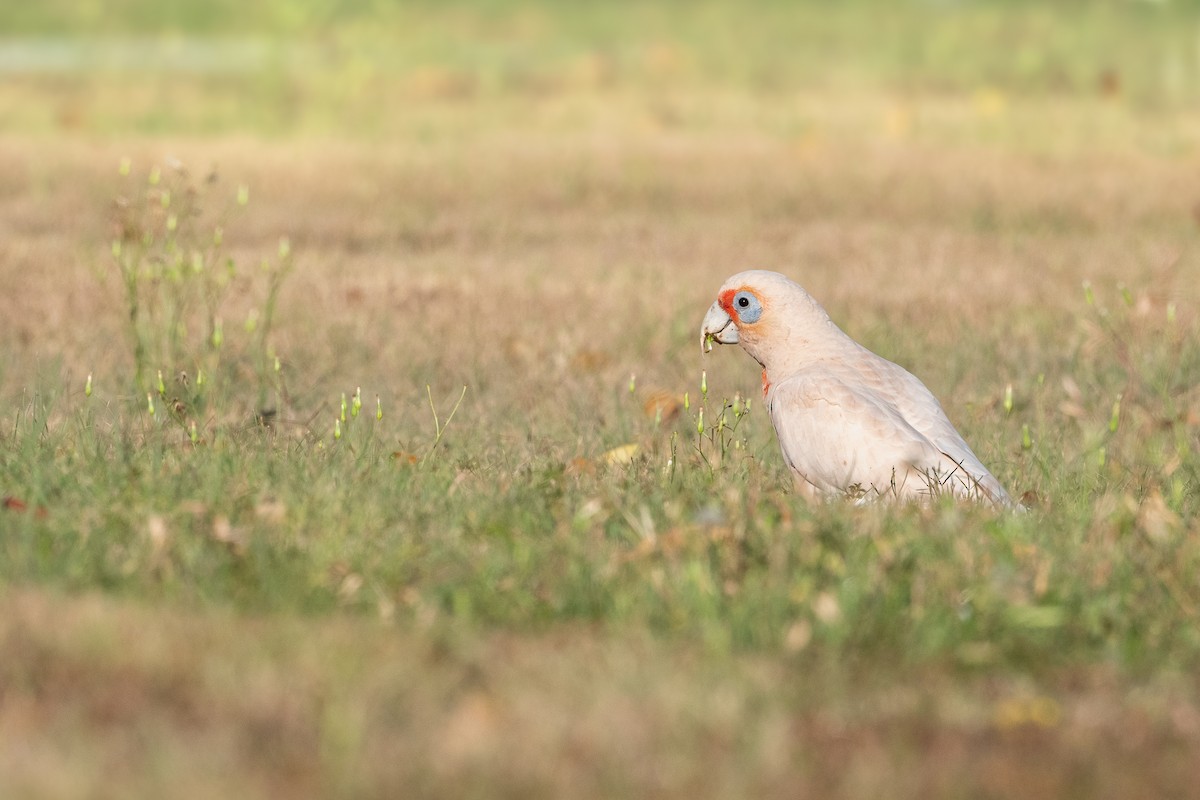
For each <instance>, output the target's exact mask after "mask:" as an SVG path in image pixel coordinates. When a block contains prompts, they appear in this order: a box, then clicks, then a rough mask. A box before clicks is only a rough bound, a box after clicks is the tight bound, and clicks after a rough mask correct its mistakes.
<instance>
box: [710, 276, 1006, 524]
mask: <svg viewBox="0 0 1200 800" xmlns="http://www.w3.org/2000/svg"><path fill="white" fill-rule="evenodd" d="M735 298H736V302H735ZM755 303H757V304H758V306H757V307H756V306H755ZM738 304H746V305H747V306H748V307H747V308H744V309H742V311H746V312H752V313H746V315H745V316H746V317H747V319H746V320H744V319H742V318H741V315H739V308H738ZM751 317H753V318H754V321H752V322H751V321H747V320H748V319H749V318H751ZM701 335H702V338H703V339H705V340H709V339H711V340H714V341H717V342H721V343H729V344H732V343H737V344H740V345H741V346H742V348H743V349H744V350H746V352H747V353H749V354H750V355H751V356H753V357H754V359H755V360H756V361H758V362H759V364H761V365H762V367H763V383H764V387H765V392H766V400H767V407H768V409H769V413H770V416H771V422H772V424H773V425H774V426H775V432H776V434H777V435H778V437H779V445H780V447H781V449H782V450H783V456H784V459H785V460H786V461H787V464H788V466H789V467H790V468H791V469H792V471H793V473H795V476H796V483H797V486H798V488H799V489H800V490H801V491H802V492H804V493H805V494H807V495H809V496H827V495H850V496H854V497H863V498H870V497H874V496H881V497H897V498H905V499H919V498H926V497H930V496H936V495H939V494H943V493H950V494H953V495H955V496H958V497H967V498H972V499H978V500H982V501H985V502H991V503H994V504H997V505H1011V502H1012V501H1011V500H1010V499H1009V496H1008V493H1007V492H1006V491H1005V490H1004V487H1003V486H1001V485H1000V482H999V481H997V480H996V478H995V477H994V476H993V475H992V474H991V473H990V472H989V471H988V470H987V468H986V467H984V466H983V464H982V462H980V460H979V459H978V458H977V457H976V456H975V453H973V452H972V451H971V448H970V447H969V446H968V445H967V443H966V442H965V441H964V440H963V438H962V436H960V435H959V433H958V431H957V430H955V428H954V426H953V425H952V424H951V422H950V420H949V418H948V417H947V416H946V413H945V412H944V411H943V410H942V407H941V404H940V403H938V401H937V398H935V397H934V396H933V394H932V393H931V392H930V391H929V389H927V388H926V387H925V384H923V383H922V382H921V381H920V380H918V379H917V378H916V377H915V376H913V375H912V374H911V373H909V372H908V371H907V370H905V369H904V368H902V367H900V366H898V365H896V364H894V363H892V362H891V361H888V360H887V359H885V358H882V357H880V356H878V355H876V354H874V353H872V352H871V351H869V350H867V349H866V348H865V347H863V346H862V345H860V344H858V343H857V342H855V341H854V340H853V339H851V338H850V337H849V336H847V335H846V334H845V333H844V332H842V330H841V329H840V328H838V327H837V326H836V325H835V324H834V323H833V322H832V321H831V320H830V319H829V315H828V314H826V313H825V310H824V309H823V308H821V306H820V305H819V304H818V303H817V302H816V301H815V300H814V299H813V298H812V297H811V296H810V295H809V294H808V293H807V292H806V291H805V290H804V289H803V288H801V287H800V286H799V285H798V284H796V283H794V282H792V281H791V280H789V279H788V278H786V277H784V276H783V275H780V274H778V273H775V272H767V271H763V270H752V271H748V272H742V273H738V274H737V275H734V276H732V277H731V278H730V279H729V280H728V281H726V282H725V285H724V286H722V287H721V290H720V292H719V293H718V298H717V301H716V302H715V303H714V304H713V306H712V308H710V309H709V312H708V314H707V315H706V316H705V320H704V324H703V328H702V332H701Z"/></svg>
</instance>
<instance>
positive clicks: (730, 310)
mask: <svg viewBox="0 0 1200 800" xmlns="http://www.w3.org/2000/svg"><path fill="white" fill-rule="evenodd" d="M738 292H749V293H750V294H752V295H754V296H755V297H758V293H757V292H755V291H754V290H753V289H751V288H750V287H749V286H739V287H737V288H736V289H726V290H725V291H723V292H721V293H720V294H719V295H717V302H718V303H720V305H721V308H722V309H724V310H725V313H726V314H728V315H729V316H731V317H733V321H734V322H737V323H740V322H741V321H742V318H741V317H739V316H738V313H737V309H736V308H734V307H733V298H734V296H735V295H736V294H737V293H738ZM760 302H761V301H760Z"/></svg>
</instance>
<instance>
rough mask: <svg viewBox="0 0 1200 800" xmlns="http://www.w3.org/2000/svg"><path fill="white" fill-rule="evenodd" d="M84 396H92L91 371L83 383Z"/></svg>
mask: <svg viewBox="0 0 1200 800" xmlns="http://www.w3.org/2000/svg"><path fill="white" fill-rule="evenodd" d="M83 396H84V397H91V396H92V373H90V372H89V373H88V376H87V382H86V383H84V384H83Z"/></svg>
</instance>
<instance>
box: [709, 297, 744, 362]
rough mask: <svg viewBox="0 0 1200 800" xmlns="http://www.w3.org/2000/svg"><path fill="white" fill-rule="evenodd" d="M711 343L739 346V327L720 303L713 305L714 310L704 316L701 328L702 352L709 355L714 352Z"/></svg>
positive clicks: (711, 309)
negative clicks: (711, 351) (709, 352)
mask: <svg viewBox="0 0 1200 800" xmlns="http://www.w3.org/2000/svg"><path fill="white" fill-rule="evenodd" d="M710 341H715V342H716V343H717V344H737V343H738V330H737V325H734V324H733V318H732V317H730V316H729V315H728V314H726V313H725V309H723V308H721V304H720V303H713V304H712V308H710V309H708V313H707V314H705V315H704V323H703V324H702V325H701V326H700V350H701V351H702V352H705V353H707V352H708V351H710V350H712V344H710Z"/></svg>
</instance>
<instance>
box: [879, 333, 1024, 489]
mask: <svg viewBox="0 0 1200 800" xmlns="http://www.w3.org/2000/svg"><path fill="white" fill-rule="evenodd" d="M871 355H873V356H874V354H873V353H872V354H871ZM864 374H865V375H866V376H867V380H868V383H869V384H870V385H871V386H872V387H873V388H874V389H875V390H876V391H878V392H880V393H881V394H882V395H884V396H885V397H887V398H888V399H889V400H890V401H892V402H893V403H894V404H895V407H896V409H897V410H898V411H899V412H900V414H901V416H903V417H904V419H905V421H906V422H908V423H909V424H910V425H911V426H912V427H913V428H914V429H915V430H916V431H917V432H918V433H920V434H921V435H922V436H924V437H925V438H926V439H927V440H928V441H929V443H930V444H932V445H933V446H934V447H936V448H937V449H938V450H939V451H940V452H941V453H942V455H944V456H945V457H946V458H947V459H949V460H950V461H952V462H954V464H956V465H957V466H958V467H959V472H958V474H957V475H956V478H958V479H961V480H959V481H958V482H959V483H960V484H961V486H960V487H959V488H960V489H961V491H959V490H956V492H955V493H956V494H963V495H974V496H976V497H979V496H982V497H985V498H987V499H990V500H992V501H993V502H996V503H1001V504H1008V503H1011V500H1010V499H1009V496H1008V492H1006V491H1005V490H1004V487H1003V486H1001V485H1000V482H999V481H998V480H996V478H995V476H993V475H992V473H991V472H989V471H988V469H987V467H985V466H984V465H983V462H982V461H980V460H979V457H978V456H976V455H975V453H974V451H972V450H971V446H970V445H968V444H967V442H966V440H965V439H963V438H962V435H961V434H959V432H958V430H957V429H956V428H955V427H954V424H953V423H952V422H950V418H949V417H947V416H946V412H945V410H944V409H943V408H942V405H941V403H939V402H938V400H937V398H936V397H935V396H934V395H933V393H932V392H931V391H929V389H928V388H927V387H926V386H925V384H924V383H922V382H921V380H920V379H919V378H917V377H916V376H915V375H913V374H912V373H911V372H909V371H908V370H906V369H904V368H903V367H901V366H900V365H898V364H894V363H892V362H891V361H888V360H887V359H884V358H881V357H879V356H875V357H874V361H873V362H872V363H871V364H870V366H869V367H868V369H867V370H866V371H865V372H864Z"/></svg>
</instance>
